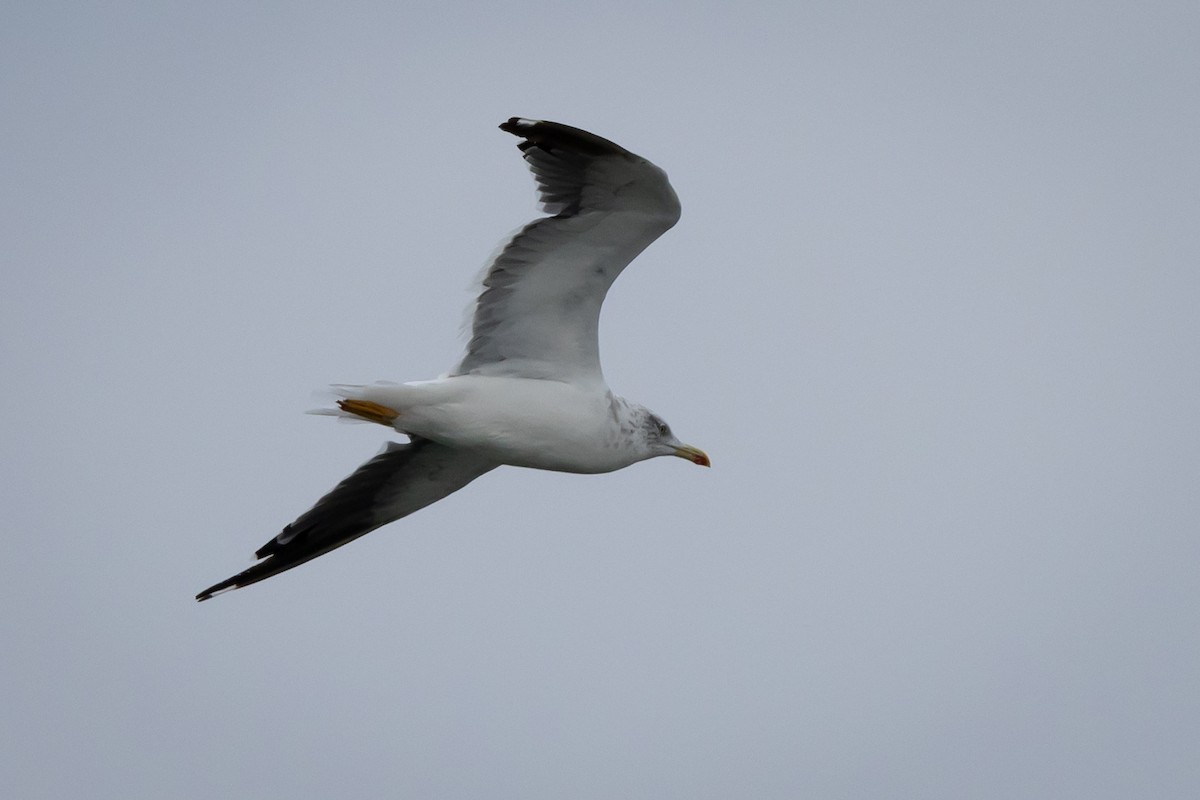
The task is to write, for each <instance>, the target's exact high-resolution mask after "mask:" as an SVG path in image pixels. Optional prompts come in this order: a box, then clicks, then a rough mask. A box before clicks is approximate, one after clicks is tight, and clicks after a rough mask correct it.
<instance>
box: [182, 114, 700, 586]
mask: <svg viewBox="0 0 1200 800" xmlns="http://www.w3.org/2000/svg"><path fill="white" fill-rule="evenodd" d="M500 130H502V131H505V132H507V133H511V134H513V135H515V136H518V137H520V139H521V141H520V142H519V144H518V147H519V148H520V149H521V153H522V155H523V156H524V158H525V161H526V162H528V164H529V168H530V170H531V171H532V172H533V176H534V178H535V180H536V181H537V188H538V194H539V200H540V202H541V206H542V208H543V210H544V211H545V212H546V213H547V214H549V215H550V216H546V217H541V218H539V219H536V220H534V221H533V222H531V223H529V224H528V225H526V226H525V227H523V228H521V229H520V230H519V231H517V233H516V234H514V235H513V236H512V238H511V239H509V240H508V242H507V244H505V245H504V247H503V248H502V249H501V250H500V251H499V254H498V255H497V256H496V257H495V258H494V259H493V260H492V262H491V264H489V265H488V267H487V269H486V270H485V272H484V278H483V287H482V290H481V291H480V294H479V296H478V298H477V299H476V300H475V305H474V315H473V317H472V321H471V336H470V341H469V343H468V345H467V351H466V354H465V355H464V356H463V358H462V361H461V362H459V364H458V366H457V367H455V368H454V369H453V370H452V371H451V372H450V373H449V374H447V375H445V376H443V377H441V378H438V379H435V380H428V381H415V382H411V383H402V384H386V383H378V384H373V385H368V386H347V385H337V386H335V387H334V392H335V394H336V395H337V396H338V397H339V398H340V399H339V400H338V401H337V408H336V409H328V410H322V411H318V412H316V413H327V414H331V415H334V416H340V417H344V418H348V419H354V420H366V421H369V422H375V423H378V424H380V425H384V426H386V427H388V428H391V429H393V430H395V431H396V432H398V433H401V434H404V435H405V436H406V437H407V438H408V441H407V442H404V443H398V442H389V443H387V444H386V445H385V447H384V449H383V451H382V452H380V453H379V455H377V456H375V457H374V458H372V459H371V460H370V461H368V462H366V463H365V464H363V465H362V466H360V467H359V468H358V469H357V470H355V471H354V472H353V473H352V474H351V475H350V476H349V477H347V478H346V479H345V480H343V481H342V482H341V483H339V484H338V485H337V486H336V487H334V489H333V490H332V491H330V492H329V493H328V494H326V495H325V496H324V497H322V498H321V499H320V500H318V501H317V503H316V505H314V506H313V507H312V508H311V509H309V510H308V511H306V512H304V513H303V514H301V515H300V516H299V517H298V518H297V519H296V521H295V522H293V523H292V524H290V525H288V526H287V527H285V528H284V529H283V530H282V531H281V532H280V533H279V535H278V536H276V537H274V538H273V539H271V540H270V541H269V542H267V543H266V544H265V545H263V546H262V547H261V548H259V550H258V551H257V552H256V553H255V556H256V557H257V558H258V562H257V563H256V564H254V566H252V567H250V568H249V569H247V570H245V571H244V572H240V573H238V574H237V575H234V576H233V577H231V578H227V579H226V580H223V581H221V582H220V583H217V584H214V585H212V586H210V587H209V588H207V589H205V590H204V591H203V592H201V593H200V594H198V595H196V599H197V600H207V599H209V598H210V597H212V596H213V595H215V594H218V593H220V592H224V591H228V590H232V589H238V588H241V587H243V586H249V585H250V584H252V583H257V582H258V581H261V580H264V579H266V578H270V577H271V576H273V575H278V574H279V573H281V572H284V571H285V570H289V569H291V568H293V567H296V566H299V565H300V564H303V563H305V562H306V561H310V560H312V559H314V558H316V557H317V556H321V555H324V554H325V553H328V552H329V551H330V550H333V549H335V548H338V547H341V546H342V545H344V544H346V543H348V542H351V541H353V540H354V539H357V538H358V537H360V536H363V535H364V534H367V533H370V532H371V531H373V530H375V529H376V528H378V527H380V526H382V525H386V524H388V523H389V522H394V521H395V520H398V519H400V518H402V517H406V516H408V515H409V514H411V513H413V512H414V511H418V510H420V509H422V508H424V507H426V506H428V505H430V504H432V503H436V502H437V501H438V500H441V499H442V498H443V497H446V496H447V495H450V494H453V493H454V492H457V491H458V490H459V489H461V488H463V487H464V486H466V485H467V484H468V483H470V482H471V481H473V480H475V479H476V478H478V477H479V476H481V475H483V474H484V473H486V472H489V471H491V470H493V469H495V468H496V467H499V466H502V465H510V466H517V467H530V468H533V469H544V470H554V471H558V472H574V473H602V472H612V471H614V470H618V469H623V468H624V467H628V466H630V465H632V464H635V463H637V462H639V461H644V460H645V459H648V458H654V457H655V456H678V457H680V458H684V459H687V460H688V461H691V462H692V463H693V464H699V465H701V466H705V467H707V466H709V459H708V456H707V455H705V453H704V451H702V450H700V449H698V448H696V447H692V446H691V445H687V444H684V443H683V442H681V441H680V440H679V439H678V438H676V437H675V434H673V433H672V432H671V429H670V427H669V426H668V425H667V423H666V422H664V421H663V419H662V417H660V416H658V415H657V414H655V413H654V412H652V411H650V409H648V408H646V407H645V406H642V405H639V404H637V403H633V402H630V401H628V400H626V399H624V398H623V397H620V396H618V395H616V394H614V393H613V392H612V390H610V389H609V388H608V384H607V383H606V382H605V380H604V374H603V372H602V371H601V369H600V349H599V344H598V337H597V328H598V324H599V319H600V306H601V304H602V303H603V302H604V297H605V295H606V294H607V293H608V288H609V287H610V286H612V283H613V281H615V280H616V279H617V276H618V275H620V274H621V271H622V270H623V269H625V267H626V266H627V265H628V264H629V262H631V261H632V260H633V259H634V258H636V257H637V255H638V254H639V253H641V252H642V251H643V250H644V249H646V247H647V246H649V245H650V243H651V242H653V241H654V240H655V239H657V238H658V237H659V236H661V235H662V234H663V233H665V232H666V231H667V230H668V229H670V228H671V227H672V226H673V225H674V224H675V223H676V222H677V221H678V220H679V199H678V198H677V197H676V196H675V191H674V190H673V189H672V188H671V184H670V183H669V182H668V181H667V176H666V173H664V172H663V171H662V170H661V169H659V168H658V167H656V166H655V165H654V164H651V163H650V162H649V161H647V160H646V159H644V158H642V157H640V156H637V155H635V154H633V153H631V152H629V151H628V150H626V149H624V148H623V147H620V146H618V145H616V144H614V143H613V142H610V141H608V140H607V139H602V138H601V137H599V136H596V135H595V134H592V133H588V132H587V131H583V130H580V129H579V128H572V127H569V126H567V125H562V124H559V123H557V122H547V121H544V120H532V119H523V118H520V117H513V118H512V119H510V120H508V121H507V122H505V123H503V124H502V125H500Z"/></svg>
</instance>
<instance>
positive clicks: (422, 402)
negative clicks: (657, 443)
mask: <svg viewBox="0 0 1200 800" xmlns="http://www.w3.org/2000/svg"><path fill="white" fill-rule="evenodd" d="M337 391H338V393H339V394H341V395H343V397H344V398H345V399H346V400H351V401H355V400H358V401H366V402H368V403H372V404H375V405H378V406H382V407H384V408H388V409H392V410H394V411H395V412H396V417H395V420H394V422H393V423H392V426H393V427H394V428H395V429H396V430H397V431H399V432H400V433H404V434H407V435H410V436H419V437H421V438H423V439H429V440H431V441H434V442H437V443H438V444H442V445H446V446H447V447H453V448H457V449H461V450H468V451H471V452H473V453H477V454H479V455H480V456H484V457H487V458H490V459H491V460H493V461H495V462H496V464H497V465H499V464H507V465H510V466H515V467H532V468H534V469H546V470H554V471H556V472H580V473H595V472H612V471H613V470H618V469H621V468H623V467H628V466H630V465H631V464H633V463H635V462H637V461H641V460H642V459H643V458H645V457H646V456H645V453H643V452H642V451H641V450H638V449H634V448H630V447H628V446H626V445H627V444H628V443H629V442H630V439H631V437H632V434H633V428H634V425H635V424H636V421H635V416H636V413H635V411H634V410H633V408H632V407H631V406H630V404H629V403H628V402H626V401H625V400H624V399H623V398H620V397H617V396H616V395H614V394H613V393H612V392H610V391H605V392H603V393H598V392H595V391H590V390H589V389H587V388H585V387H581V386H578V385H576V384H573V383H564V382H562V381H555V380H542V379H531V378H516V377H506V376H494V375H456V376H451V377H446V378H439V379H437V380H432V381H419V382H413V383H401V384H374V385H369V386H353V387H352V386H340V387H337ZM351 407H353V405H351ZM338 413H339V414H341V415H344V416H357V415H355V414H354V413H353V412H352V411H339V412H338Z"/></svg>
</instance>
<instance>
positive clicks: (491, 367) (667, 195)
mask: <svg viewBox="0 0 1200 800" xmlns="http://www.w3.org/2000/svg"><path fill="white" fill-rule="evenodd" d="M500 129H501V130H504V131H507V132H508V133H512V134H514V135H516V136H520V137H521V138H522V139H523V141H522V142H521V143H520V145H519V147H520V148H521V151H522V153H523V154H524V156H525V160H526V161H527V162H529V166H530V169H531V170H532V171H533V175H534V178H536V180H537V185H538V192H539V195H540V199H541V202H542V205H543V208H544V209H545V210H546V211H547V212H548V213H550V214H552V215H553V216H550V217H543V218H541V219H538V220H535V221H534V222H531V223H529V224H528V225H526V226H525V227H524V228H522V229H521V230H520V231H519V232H517V233H516V235H514V236H513V238H512V239H511V240H510V241H509V242H508V244H507V245H506V246H505V247H504V248H503V249H502V250H501V251H500V254H499V255H498V256H496V258H495V260H494V261H492V263H491V264H490V265H489V267H488V268H487V270H486V273H485V276H484V279H483V289H482V291H481V293H480V295H479V298H478V300H477V301H476V303H475V313H474V317H473V319H472V323H471V340H470V343H469V344H468V346H467V353H466V355H465V356H464V357H463V360H462V362H461V363H460V364H459V365H458V367H457V368H456V369H455V370H454V371H453V372H452V374H454V375H465V374H482V375H505V376H518V377H525V378H545V379H553V380H565V381H572V382H581V383H586V382H595V381H599V382H600V383H603V380H604V378H603V374H602V373H601V370H600V353H599V346H598V344H597V325H598V322H599V319H600V305H601V304H602V303H603V302H604V296H605V294H607V292H608V287H610V286H611V285H612V283H613V281H614V280H616V279H617V276H618V275H620V274H621V270H623V269H624V268H625V266H626V265H627V264H628V263H629V262H630V261H632V260H633V259H634V258H635V257H636V256H637V254H638V253H640V252H642V250H644V249H646V247H647V246H648V245H649V244H650V243H651V242H653V241H654V240H655V239H657V238H658V237H659V236H661V235H662V234H663V233H664V232H665V231H667V230H668V229H669V228H670V227H671V226H672V225H674V224H675V222H676V221H677V220H678V219H679V199H678V198H677V197H676V196H675V191H674V190H673V189H672V188H671V184H670V183H668V182H667V176H666V173H664V172H663V171H662V170H661V169H659V168H658V167H656V166H654V165H653V164H651V163H650V162H649V161H647V160H646V159H644V158H641V157H640V156H637V155H634V154H633V153H631V152H629V151H628V150H626V149H624V148H622V147H619V146H618V145H616V144H613V143H612V142H610V141H608V140H607V139H601V138H600V137H599V136H595V135H593V134H591V133H588V132H586V131H582V130H579V129H578V128H571V127H568V126H566V125H560V124H558V123H556V122H541V121H537V120H528V119H520V118H517V117H513V118H512V119H510V120H509V121H508V122H506V123H504V124H503V125H501V126H500Z"/></svg>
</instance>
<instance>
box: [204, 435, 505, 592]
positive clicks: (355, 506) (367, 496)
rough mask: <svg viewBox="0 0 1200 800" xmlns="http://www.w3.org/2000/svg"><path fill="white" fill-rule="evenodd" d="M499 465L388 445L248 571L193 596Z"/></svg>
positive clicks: (372, 525) (396, 513) (320, 547)
mask: <svg viewBox="0 0 1200 800" xmlns="http://www.w3.org/2000/svg"><path fill="white" fill-rule="evenodd" d="M497 466H499V465H498V464H496V463H495V462H494V461H486V460H482V459H480V458H479V457H478V456H475V455H472V454H470V453H464V452H462V451H461V450H455V449H452V448H449V447H444V446H442V445H440V444H436V443H435V442H431V441H428V440H426V439H413V441H411V442H409V443H407V444H398V443H395V442H389V443H388V445H387V449H385V450H384V451H383V452H382V453H380V454H379V455H377V456H375V457H374V458H372V459H371V460H370V461H368V462H367V463H365V464H363V465H362V466H361V467H359V468H358V469H356V470H355V471H354V472H353V473H351V475H350V477H348V478H346V479H345V480H344V481H342V482H341V483H339V484H338V485H337V486H336V487H335V488H334V489H333V491H331V492H330V493H329V494H327V495H325V496H324V497H322V498H321V499H320V500H318V501H317V504H316V505H315V506H313V507H312V508H311V509H309V510H308V511H306V512H304V513H303V514H302V515H300V517H299V518H298V519H297V520H296V521H295V522H293V523H292V524H291V525H288V526H287V527H286V528H284V529H283V531H282V532H280V534H279V535H278V536H276V537H275V538H274V539H272V540H271V541H269V542H267V543H266V544H265V545H263V546H262V547H261V548H259V550H258V552H257V553H255V556H257V557H258V558H260V559H263V560H262V561H260V562H259V563H257V564H255V565H254V566H253V567H250V569H248V570H246V571H244V572H239V573H238V574H237V575H234V576H233V577H232V578H227V579H226V580H223V581H221V582H220V583H217V584H214V585H213V586H210V587H208V588H207V589H205V590H204V591H203V592H201V593H200V594H198V595H196V599H197V600H207V599H208V598H210V597H212V596H213V595H215V594H217V593H218V592H223V591H225V590H227V589H238V588H241V587H243V586H249V585H250V584H252V583H258V582H259V581H261V580H265V579H267V578H269V577H271V576H272V575H278V574H279V573H280V572H284V571H285V570H289V569H291V568H292V567H296V566H299V565H300V564H303V563H304V562H305V561H310V560H312V559H314V558H316V557H317V556H320V555H324V554H325V553H328V552H329V551H330V550H333V549H335V548H338V547H341V546H342V545H344V544H346V543H347V542H351V541H353V540H355V539H357V538H358V537H360V536H362V535H364V534H367V533H370V532H371V531H373V530H375V529H376V528H378V527H380V526H381V525H386V524H387V523H389V522H392V521H394V520H397V519H400V518H401V517H406V516H408V515H409V514H411V513H413V512H414V511H418V510H420V509H422V508H424V507H425V506H427V505H430V504H432V503H436V502H437V501H438V500H441V499H442V498H443V497H445V496H446V495H449V494H453V493H454V492H456V491H458V490H459V489H461V488H462V487H464V486H466V485H467V484H468V483H470V482H471V481H473V480H475V479H476V478H478V477H479V476H480V475H482V474H484V473H485V472H488V471H489V470H492V469H494V468H496V467H497Z"/></svg>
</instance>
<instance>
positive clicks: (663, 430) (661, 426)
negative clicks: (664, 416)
mask: <svg viewBox="0 0 1200 800" xmlns="http://www.w3.org/2000/svg"><path fill="white" fill-rule="evenodd" d="M654 425H655V427H656V428H658V435H659V436H666V435H667V434H668V433H670V432H671V429H670V428H668V427H667V423H665V422H663V421H662V420H661V419H660V420H658V421H657V422H655V423H654Z"/></svg>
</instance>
